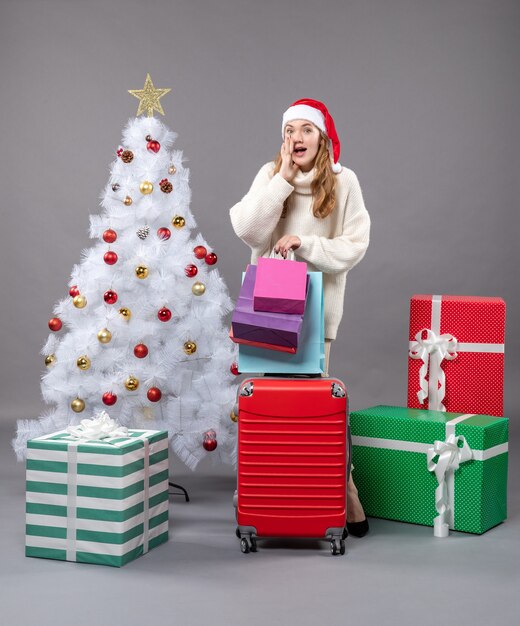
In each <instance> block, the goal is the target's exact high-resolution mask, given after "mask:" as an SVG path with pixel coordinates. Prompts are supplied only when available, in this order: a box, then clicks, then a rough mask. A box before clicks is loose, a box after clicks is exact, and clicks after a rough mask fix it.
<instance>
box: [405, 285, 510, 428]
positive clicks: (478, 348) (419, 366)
mask: <svg viewBox="0 0 520 626" xmlns="http://www.w3.org/2000/svg"><path fill="white" fill-rule="evenodd" d="M505 320H506V304H505V302H504V300H502V298H485V297H475V296H438V295H433V296H432V295H415V296H413V297H412V299H411V301H410V336H409V351H408V355H409V358H408V406H409V407H410V408H414V409H428V408H429V409H432V410H437V411H451V412H454V413H477V414H484V415H496V416H502V415H503V406H504V335H505Z"/></svg>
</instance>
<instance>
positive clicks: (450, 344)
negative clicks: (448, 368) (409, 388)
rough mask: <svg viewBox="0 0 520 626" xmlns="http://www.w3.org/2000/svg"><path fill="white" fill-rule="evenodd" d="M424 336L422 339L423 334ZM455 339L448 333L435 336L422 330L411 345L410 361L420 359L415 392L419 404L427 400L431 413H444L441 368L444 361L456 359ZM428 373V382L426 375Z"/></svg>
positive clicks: (444, 388) (443, 376)
mask: <svg viewBox="0 0 520 626" xmlns="http://www.w3.org/2000/svg"><path fill="white" fill-rule="evenodd" d="M424 333H426V336H425V337H423V334H424ZM457 345H458V342H457V339H456V338H455V337H454V336H453V335H450V334H449V333H444V334H442V335H437V334H436V333H435V332H434V331H433V330H430V329H429V328H423V329H422V330H420V331H419V332H418V333H417V334H416V335H415V341H414V342H412V343H411V345H410V349H409V351H408V355H409V356H410V357H411V358H412V359H421V360H422V365H421V369H420V370H419V383H420V386H421V388H420V390H419V391H418V392H417V397H418V398H419V402H420V403H421V404H423V402H424V401H425V400H426V398H428V407H429V408H430V409H431V410H432V411H445V410H446V407H445V406H444V404H443V403H442V401H443V400H444V396H445V395H446V375H445V374H444V370H443V369H442V367H441V364H442V362H443V361H444V359H446V360H447V361H452V360H453V359H456V358H457ZM428 370H429V371H430V375H429V378H428V380H426V375H427V374H428Z"/></svg>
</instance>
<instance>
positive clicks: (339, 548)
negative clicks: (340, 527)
mask: <svg viewBox="0 0 520 626" xmlns="http://www.w3.org/2000/svg"><path fill="white" fill-rule="evenodd" d="M330 553H331V554H332V555H333V556H336V555H337V554H341V555H343V554H345V541H344V540H343V539H331V541H330Z"/></svg>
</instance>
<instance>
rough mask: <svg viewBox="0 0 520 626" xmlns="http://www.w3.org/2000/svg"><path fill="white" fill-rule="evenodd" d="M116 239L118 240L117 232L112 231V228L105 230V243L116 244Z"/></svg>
mask: <svg viewBox="0 0 520 626" xmlns="http://www.w3.org/2000/svg"><path fill="white" fill-rule="evenodd" d="M116 239H117V233H116V231H115V230H112V229H111V228H109V229H108V230H105V232H104V233H103V241H106V242H107V243H114V241H115V240H116Z"/></svg>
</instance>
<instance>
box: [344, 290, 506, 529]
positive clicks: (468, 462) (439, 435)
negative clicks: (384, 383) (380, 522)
mask: <svg viewBox="0 0 520 626" xmlns="http://www.w3.org/2000/svg"><path fill="white" fill-rule="evenodd" d="M504 334H505V303H504V301H503V300H502V299H501V298H486V297H468V296H440V295H416V296H413V297H412V299H411V304H410V336H409V346H408V350H409V351H408V355H409V369H408V407H406V408H404V407H393V406H376V407H371V408H368V409H364V410H361V411H356V412H355V413H352V414H351V430H352V442H353V453H352V456H353V462H354V464H355V466H356V470H355V480H356V485H357V487H358V491H359V494H360V499H361V501H362V503H363V505H364V507H365V511H366V513H367V515H369V516H373V517H382V518H386V519H392V520H399V521H404V522H412V523H415V524H425V525H429V526H434V532H435V535H436V536H439V537H445V536H447V534H448V530H449V529H453V530H460V531H465V532H470V533H477V534H481V533H483V532H485V531H486V530H488V529H490V528H492V527H493V526H496V525H497V524H499V523H500V522H502V521H503V520H505V519H506V517H507V498H506V490H507V462H508V420H507V419H506V418H504V417H501V416H502V412H503V382H504Z"/></svg>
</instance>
